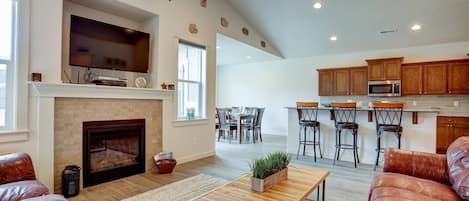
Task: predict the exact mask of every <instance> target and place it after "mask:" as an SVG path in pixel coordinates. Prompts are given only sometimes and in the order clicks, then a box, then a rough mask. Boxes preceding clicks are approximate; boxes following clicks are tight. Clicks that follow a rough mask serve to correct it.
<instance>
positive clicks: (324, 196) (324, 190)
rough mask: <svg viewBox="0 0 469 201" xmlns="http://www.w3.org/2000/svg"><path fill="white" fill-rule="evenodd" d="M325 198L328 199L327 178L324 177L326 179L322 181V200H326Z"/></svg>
mask: <svg viewBox="0 0 469 201" xmlns="http://www.w3.org/2000/svg"><path fill="white" fill-rule="evenodd" d="M318 200H319V198H318ZM325 200H326V180H325V179H324V181H322V201H325Z"/></svg>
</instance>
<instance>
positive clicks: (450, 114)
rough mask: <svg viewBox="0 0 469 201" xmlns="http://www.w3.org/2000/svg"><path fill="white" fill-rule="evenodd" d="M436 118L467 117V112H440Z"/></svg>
mask: <svg viewBox="0 0 469 201" xmlns="http://www.w3.org/2000/svg"><path fill="white" fill-rule="evenodd" d="M438 116H444V117H469V112H446V111H445V112H441V113H439V114H438Z"/></svg>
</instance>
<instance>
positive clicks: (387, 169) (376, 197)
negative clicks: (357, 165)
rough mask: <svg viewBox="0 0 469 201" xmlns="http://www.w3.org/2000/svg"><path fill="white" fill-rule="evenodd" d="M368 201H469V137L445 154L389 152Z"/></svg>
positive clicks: (455, 142)
mask: <svg viewBox="0 0 469 201" xmlns="http://www.w3.org/2000/svg"><path fill="white" fill-rule="evenodd" d="M368 200H369V201H371V200H373V201H397V200H399V201H410V200H412V201H413V200H424V201H437V200H445V201H453V200H458V201H459V200H464V201H467V200H469V137H460V138H458V139H457V140H456V141H454V142H453V143H452V144H451V145H450V147H449V148H448V150H447V154H446V155H444V154H430V153H422V152H414V151H403V150H398V149H394V148H390V149H387V150H386V151H385V161H384V172H383V173H379V174H377V175H376V176H375V177H374V178H373V181H372V182H371V188H370V193H369V197H368Z"/></svg>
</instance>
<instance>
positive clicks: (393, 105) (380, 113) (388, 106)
mask: <svg viewBox="0 0 469 201" xmlns="http://www.w3.org/2000/svg"><path fill="white" fill-rule="evenodd" d="M372 105H373V110H374V113H375V119H376V121H375V122H376V161H375V167H374V170H376V167H377V166H378V162H379V154H380V153H384V149H383V148H381V136H382V135H383V134H384V133H385V132H388V133H393V134H394V135H395V136H396V138H397V148H398V149H401V136H402V126H401V122H402V112H403V110H404V103H402V102H374V103H372Z"/></svg>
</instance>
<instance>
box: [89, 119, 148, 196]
mask: <svg viewBox="0 0 469 201" xmlns="http://www.w3.org/2000/svg"><path fill="white" fill-rule="evenodd" d="M143 172H145V119H136V120H116V121H92V122H83V186H84V187H87V186H92V185H96V184H100V183H103V182H107V181H111V180H115V179H119V178H123V177H127V176H130V175H135V174H139V173H143Z"/></svg>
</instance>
